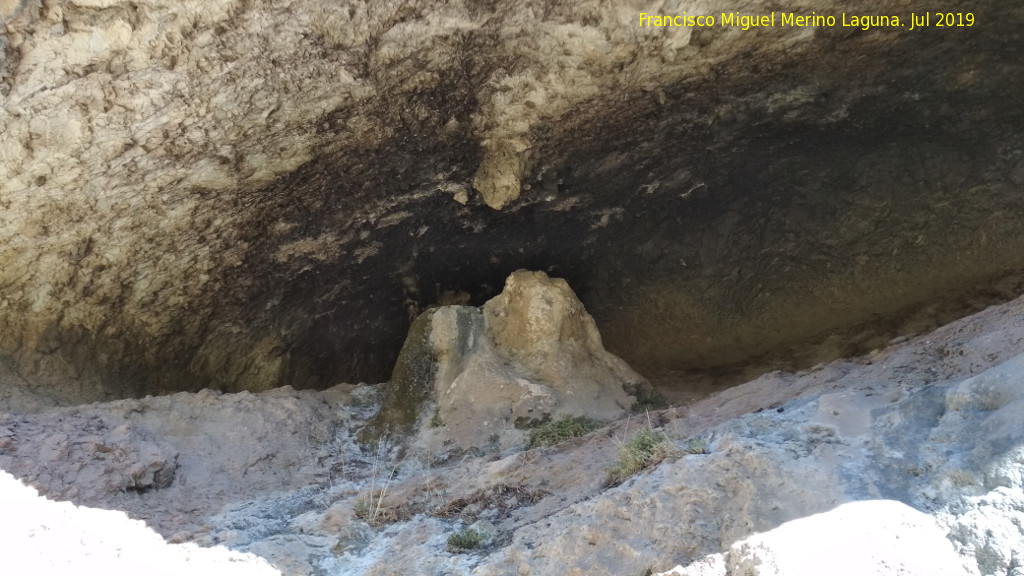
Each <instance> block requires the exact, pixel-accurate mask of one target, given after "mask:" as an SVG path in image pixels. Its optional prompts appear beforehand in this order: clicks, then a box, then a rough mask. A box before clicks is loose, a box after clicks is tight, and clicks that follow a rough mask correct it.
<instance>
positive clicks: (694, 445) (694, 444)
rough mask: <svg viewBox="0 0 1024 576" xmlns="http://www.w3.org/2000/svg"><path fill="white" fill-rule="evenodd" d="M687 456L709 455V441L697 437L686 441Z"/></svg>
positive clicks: (685, 451)
mask: <svg viewBox="0 0 1024 576" xmlns="http://www.w3.org/2000/svg"><path fill="white" fill-rule="evenodd" d="M683 452H684V453H685V454H707V453H708V441H707V439H705V438H701V437H699V436H698V437H696V438H690V439H689V440H687V441H686V446H685V447H683Z"/></svg>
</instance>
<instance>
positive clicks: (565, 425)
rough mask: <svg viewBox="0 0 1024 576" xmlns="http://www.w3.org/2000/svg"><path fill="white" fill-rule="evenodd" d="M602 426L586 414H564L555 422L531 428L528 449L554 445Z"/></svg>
mask: <svg viewBox="0 0 1024 576" xmlns="http://www.w3.org/2000/svg"><path fill="white" fill-rule="evenodd" d="M600 427H601V423H600V422H598V421H596V420H593V419H591V418H587V417H586V416H563V417H562V418H560V419H559V420H557V421H555V422H548V423H547V424H543V425H541V426H537V427H536V428H534V429H532V430H530V440H529V441H528V442H527V443H526V449H527V450H529V449H531V448H537V447H539V446H554V445H555V444H559V443H561V442H565V441H566V440H569V439H570V438H577V437H579V436H584V435H586V434H589V433H591V432H593V431H594V430H597V429H598V428H600Z"/></svg>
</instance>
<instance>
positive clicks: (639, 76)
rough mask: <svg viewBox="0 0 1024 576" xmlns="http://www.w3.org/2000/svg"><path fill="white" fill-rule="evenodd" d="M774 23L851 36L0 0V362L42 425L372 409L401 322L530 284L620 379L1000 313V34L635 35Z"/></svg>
mask: <svg viewBox="0 0 1024 576" xmlns="http://www.w3.org/2000/svg"><path fill="white" fill-rule="evenodd" d="M771 9H774V10H775V11H776V13H777V14H776V16H777V20H778V13H781V12H785V13H796V14H798V15H804V16H806V15H810V14H811V13H816V14H818V15H830V16H835V17H837V19H838V18H839V17H840V15H841V14H842V13H848V14H855V13H857V14H863V13H864V10H866V9H867V8H866V7H865V4H864V3H863V2H862V1H860V0H805V1H801V2H798V3H792V5H781V4H780V5H778V6H775V5H767V4H765V3H764V2H758V1H754V0H721V1H720V2H716V3H708V2H704V1H693V0H671V1H667V2H663V3H654V4H651V3H645V2H642V1H639V0H630V1H624V0H593V1H588V2H570V1H567V0H565V1H561V0H515V1H512V0H505V1H495V2H483V3H481V2H478V1H475V0H451V1H448V0H444V1H442V0H406V1H397V0H396V1H384V0H381V1H368V0H252V1H245V2H242V1H240V0H181V1H174V2H169V1H162V0H160V1H157V0H145V1H129V0H53V1H50V0H47V1H45V2H40V1H39V0H21V1H18V0H7V1H4V2H0V20H2V24H0V359H2V360H3V361H5V362H7V363H9V364H10V365H11V366H12V367H13V368H14V369H15V370H16V371H17V373H18V374H19V375H20V376H21V377H23V378H26V379H27V380H28V381H29V382H30V383H31V384H32V385H33V386H36V387H38V388H42V389H46V390H47V391H49V392H51V394H50V396H51V397H52V398H53V399H55V400H57V401H59V402H60V403H62V404H68V403H76V402H87V401H92V400H103V399H112V398H116V397H125V396H133V397H140V396H144V395H145V394H147V393H160V392H174V391H182V390H188V391H196V390H199V389H201V388H203V387H214V388H217V389H220V390H224V391H237V390H250V391H258V390H264V389H267V388H272V387H275V386H279V385H284V384H291V385H293V386H295V387H297V388H300V387H306V388H313V387H328V386H331V385H334V384H336V383H338V382H340V381H349V382H354V381H360V380H363V381H368V382H379V381H382V380H384V379H386V378H387V376H388V374H389V373H390V371H391V369H392V368H393V366H394V362H395V359H396V357H397V354H398V351H399V349H400V348H401V345H402V342H403V341H404V338H405V335H406V334H407V333H408V330H409V322H410V320H409V310H410V309H416V310H421V309H425V308H427V307H429V306H432V305H435V304H439V303H440V302H441V295H443V294H444V293H445V292H449V291H450V292H465V293H466V294H469V295H470V296H471V298H472V302H473V303H474V304H480V303H483V302H485V301H486V300H488V299H490V298H492V297H494V296H495V295H496V294H497V292H498V291H499V290H500V286H501V283H502V281H503V280H504V279H505V278H506V277H507V276H508V274H509V273H510V272H511V271H513V270H516V269H519V268H529V269H543V270H546V271H549V272H551V273H557V275H558V276H561V277H565V278H569V279H570V280H571V283H572V285H573V286H574V288H575V289H576V290H577V291H578V293H579V296H580V298H581V299H582V301H583V302H585V303H586V304H587V308H588V310H589V312H590V313H591V314H593V315H594V317H595V318H596V319H597V321H598V322H599V324H600V325H601V326H602V335H603V339H604V342H605V345H606V346H607V347H608V349H609V350H612V351H614V352H615V353H616V354H618V355H620V356H621V357H622V358H624V359H625V360H627V361H628V362H629V363H630V365H632V366H634V367H636V368H638V369H643V370H644V371H645V373H646V372H647V368H648V367H650V368H666V369H678V370H685V369H694V368H697V369H704V368H718V367H722V366H725V365H734V364H742V363H744V362H747V361H751V360H752V359H758V358H762V357H765V356H766V355H773V354H775V355H785V354H788V351H789V350H791V349H792V347H793V346H795V345H799V344H801V343H808V342H810V343H813V344H815V345H816V346H818V347H819V348H821V349H822V350H823V352H822V354H825V355H828V354H832V357H835V353H840V354H842V353H848V352H850V351H856V350H859V349H865V348H866V349H870V348H871V347H874V346H876V345H879V344H881V343H884V342H885V341H887V340H888V339H889V337H887V336H886V334H885V333H884V331H885V330H897V329H898V328H899V325H900V319H902V316H900V315H904V314H909V313H910V312H913V311H914V310H916V309H920V308H922V307H923V306H927V305H930V304H934V303H935V301H936V300H937V299H939V300H943V301H942V302H940V303H939V304H937V305H936V306H937V308H936V310H937V311H936V312H935V313H934V314H931V316H939V317H940V320H942V318H941V316H942V314H943V313H944V311H948V310H952V311H954V313H959V312H961V311H963V309H964V307H966V306H968V305H969V306H974V307H977V306H983V305H984V304H986V303H988V302H991V301H992V300H993V299H998V298H1000V297H1003V296H1006V295H1007V294H1008V293H1010V292H1013V290H1015V289H1016V286H1017V285H1015V284H1010V285H1007V284H1000V283H999V280H1000V279H1001V278H1003V277H1005V276H1007V275H1010V274H1011V273H1013V272H1015V271H1019V270H1020V269H1021V268H1024V237H1022V235H1020V234H1019V233H1018V231H1019V230H1020V229H1021V228H1022V227H1024V216H1022V211H1021V210H1019V202H1018V199H1019V193H1020V188H1021V182H1022V181H1024V180H1022V174H1024V140H1022V136H1021V134H1024V112H1022V109H1021V107H1018V106H1009V105H1007V102H1019V101H1024V58H1021V57H1020V56H1021V55H1020V54H1019V52H1017V47H1018V46H1021V45H1022V44H1024V42H1022V41H1021V37H1020V34H1021V30H1024V7H1022V6H1021V5H1020V4H1019V3H1007V2H1005V0H977V1H975V2H973V3H972V4H971V6H970V7H969V10H970V11H971V13H972V14H973V15H974V17H975V24H974V26H972V27H966V26H965V27H961V28H955V29H951V30H949V29H938V28H935V27H931V28H926V29H915V30H913V31H910V30H909V26H908V24H909V18H910V14H912V13H917V14H918V15H920V14H922V13H924V12H925V11H926V10H930V11H933V12H953V13H959V12H964V11H965V10H968V8H965V7H964V5H963V2H960V1H957V0H935V1H934V2H931V3H930V4H928V5H924V4H922V2H921V1H920V0H880V1H878V2H873V3H872V4H871V6H870V11H871V12H872V13H874V14H888V15H898V16H899V17H900V18H901V22H903V23H904V25H903V26H899V27H887V28H882V27H877V28H873V29H870V30H863V29H861V28H859V27H843V26H842V25H841V24H840V25H836V26H833V27H827V26H825V27H822V26H818V27H796V26H775V27H758V28H756V29H747V30H743V29H742V28H741V27H740V26H728V25H727V26H722V25H720V23H717V24H716V26H714V27H713V28H696V27H690V26H647V25H644V24H643V23H642V22H641V13H644V12H645V11H646V12H647V13H648V14H649V15H651V14H654V13H655V12H659V13H662V14H665V15H671V14H677V15H681V14H683V13H688V14H690V15H694V14H707V15H713V16H714V17H715V18H716V20H718V21H720V20H722V15H723V14H745V15H757V14H767V12H768V11H770V10H771ZM979 283H980V284H984V285H983V286H979ZM965 302H966V304H965ZM943 306H948V308H943ZM879 317H883V318H886V319H887V320H884V321H879V320H877V318H879ZM945 319H946V320H948V319H949V316H946V318H945ZM929 320H931V318H929ZM864 322H873V323H875V324H876V326H875V327H876V328H878V329H879V330H882V331H883V334H881V335H880V336H879V335H878V334H876V333H873V332H871V331H866V330H865V329H864V327H863V326H862V324H863V323H864ZM888 324H892V326H890V325H888ZM833 334H834V335H836V338H837V340H831V339H829V338H828V337H827V336H828V335H833ZM817 352H818V350H817V348H815V349H814V350H809V351H808V352H807V353H806V356H808V357H810V358H811V359H812V360H813V361H812V362H810V363H809V364H807V365H813V364H814V363H816V362H817V361H818V355H817Z"/></svg>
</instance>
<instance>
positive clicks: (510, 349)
mask: <svg viewBox="0 0 1024 576" xmlns="http://www.w3.org/2000/svg"><path fill="white" fill-rule="evenodd" d="M649 389H650V385H649V384H648V383H647V381H646V380H644V378H643V377H642V376H640V375H639V374H637V373H636V372H634V371H633V370H632V369H631V368H630V367H629V366H628V365H626V363H625V362H623V361H622V360H621V359H619V358H618V357H616V356H615V355H613V354H611V353H609V352H608V351H607V350H605V349H604V346H603V345H602V344H601V335H600V334H599V333H598V331H597V326H596V324H595V323H594V319H593V318H592V317H591V316H590V314H587V311H586V309H584V307H583V304H582V303H580V301H579V299H578V298H577V297H576V294H575V293H574V292H573V291H572V289H571V288H570V287H569V285H568V284H567V283H566V282H565V280H563V279H561V278H549V277H548V276H547V274H544V273H543V272H529V271H526V270H518V271H516V272H513V273H512V275H510V276H509V277H508V279H507V280H506V281H505V289H504V290H503V291H502V292H501V294H499V295H498V296H496V297H494V298H493V299H491V300H489V301H488V302H487V303H486V304H484V305H483V306H482V307H481V308H473V307H469V306H444V307H441V308H436V309H433V310H428V311H427V312H425V313H424V314H423V316H422V317H420V318H419V319H417V320H416V322H415V323H414V324H413V330H412V331H411V333H410V336H409V339H408V340H407V342H406V344H405V347H404V348H403V350H402V354H401V355H400V358H399V362H398V365H397V366H396V367H395V371H394V374H393V375H392V379H391V381H390V382H389V383H388V384H385V385H384V388H383V400H382V408H381V412H380V414H379V415H378V416H377V417H376V418H375V420H374V421H373V422H372V423H371V427H372V429H373V431H374V434H375V435H377V436H382V435H387V434H388V433H393V434H398V435H402V434H407V433H409V432H412V431H415V432H416V433H417V434H418V435H419V440H418V442H416V444H417V447H418V448H419V449H422V450H425V451H426V452H427V453H428V454H436V453H437V452H439V451H440V450H441V447H442V446H453V447H454V448H455V449H463V450H465V449H470V448H476V449H480V448H483V447H484V446H485V445H487V444H492V445H493V446H494V447H496V448H498V449H503V450H507V449H508V448H510V447H512V446H517V445H521V444H522V442H523V434H524V432H523V429H525V428H528V427H531V426H536V425H538V424H542V423H544V422H547V421H549V420H551V419H552V418H555V417H559V416H569V415H571V416H587V417H591V418H595V419H598V420H605V421H608V420H615V419H618V418H620V417H622V416H625V414H626V412H627V411H628V410H629V409H630V408H631V407H632V405H633V404H634V403H635V401H636V397H635V396H632V395H631V394H637V393H640V392H649Z"/></svg>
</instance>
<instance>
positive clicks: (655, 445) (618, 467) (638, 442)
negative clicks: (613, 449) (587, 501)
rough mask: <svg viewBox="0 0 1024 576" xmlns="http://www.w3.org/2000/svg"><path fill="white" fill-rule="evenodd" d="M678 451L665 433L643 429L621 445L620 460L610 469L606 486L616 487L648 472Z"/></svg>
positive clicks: (648, 428) (649, 428) (647, 428)
mask: <svg viewBox="0 0 1024 576" xmlns="http://www.w3.org/2000/svg"><path fill="white" fill-rule="evenodd" d="M677 452H678V449H677V448H676V446H675V444H673V443H672V441H671V440H669V439H668V436H665V433H664V432H658V431H656V430H654V429H653V428H651V427H650V426H648V427H646V428H641V429H640V431H639V432H637V433H636V434H634V435H633V437H632V438H630V439H629V440H627V441H625V442H620V443H619V459H618V460H617V461H616V462H615V464H614V465H613V466H612V467H611V468H609V469H608V477H607V479H606V482H605V484H606V485H607V486H616V485H618V484H621V483H622V482H623V481H625V480H626V479H627V478H629V477H631V476H633V475H634V474H636V473H638V472H640V471H642V470H646V469H647V468H650V467H652V466H654V465H655V464H658V463H659V462H661V461H663V460H665V459H666V458H668V457H669V456H672V455H673V454H676V453H677Z"/></svg>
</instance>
